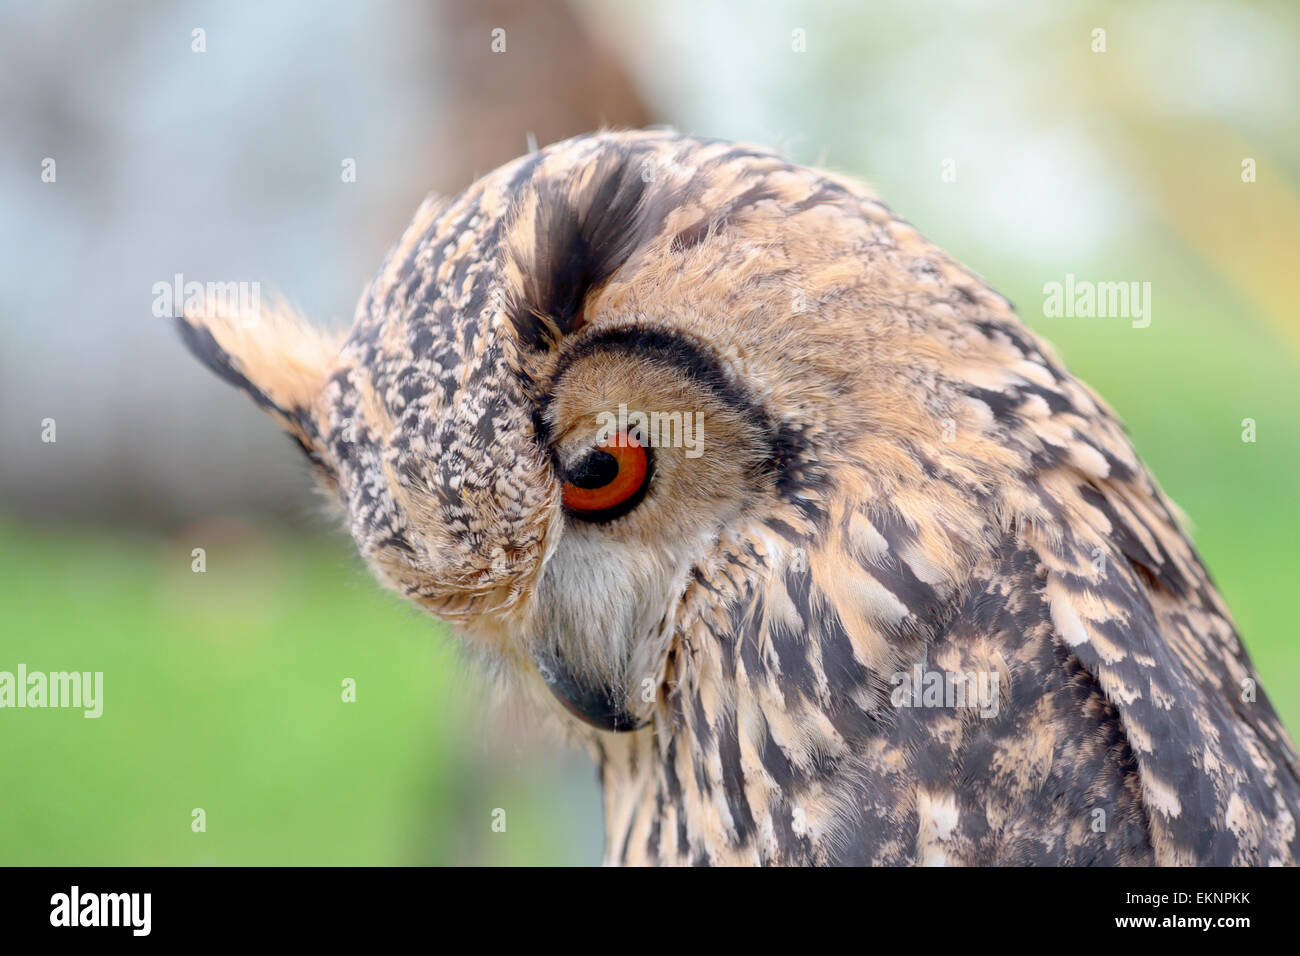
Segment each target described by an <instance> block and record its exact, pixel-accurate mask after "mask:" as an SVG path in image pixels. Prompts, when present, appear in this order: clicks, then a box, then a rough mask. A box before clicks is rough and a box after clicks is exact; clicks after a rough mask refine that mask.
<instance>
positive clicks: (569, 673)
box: [533, 651, 648, 733]
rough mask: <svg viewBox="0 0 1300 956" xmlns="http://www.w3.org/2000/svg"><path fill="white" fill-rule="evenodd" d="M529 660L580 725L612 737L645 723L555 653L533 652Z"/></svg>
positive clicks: (611, 693)
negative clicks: (575, 671) (579, 674)
mask: <svg viewBox="0 0 1300 956" xmlns="http://www.w3.org/2000/svg"><path fill="white" fill-rule="evenodd" d="M533 659H534V660H535V661H536V662H537V669H538V671H539V672H540V673H541V675H542V680H543V681H545V683H546V686H547V688H548V689H549V690H550V692H551V693H552V694H554V695H555V699H556V700H558V701H559V702H560V703H561V704H563V705H564V709H565V710H567V711H568V712H569V713H571V714H572V715H573V716H574V717H577V718H578V719H579V720H581V721H582V722H583V723H586V724H589V725H591V726H592V727H595V728H596V729H597V730H607V731H611V732H613V733H625V732H627V731H630V730H639V729H641V728H642V727H644V726H646V724H647V723H648V721H645V720H641V719H640V718H638V717H636V716H634V715H633V714H631V713H629V712H628V709H627V705H626V703H620V702H619V701H618V699H617V698H616V696H615V693H614V690H613V688H611V687H607V686H605V685H603V684H597V683H593V682H591V681H589V680H583V679H582V678H580V677H578V676H576V675H575V674H574V672H573V669H572V668H570V667H569V666H568V665H567V664H566V663H565V661H564V658H563V657H562V656H561V655H560V654H559V652H558V651H548V652H536V653H535V654H534V658H533Z"/></svg>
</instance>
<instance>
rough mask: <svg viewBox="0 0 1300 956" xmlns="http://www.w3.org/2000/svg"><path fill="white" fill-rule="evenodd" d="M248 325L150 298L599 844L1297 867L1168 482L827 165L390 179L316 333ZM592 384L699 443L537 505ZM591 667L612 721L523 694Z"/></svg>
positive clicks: (724, 162) (1251, 680) (600, 156)
mask: <svg viewBox="0 0 1300 956" xmlns="http://www.w3.org/2000/svg"><path fill="white" fill-rule="evenodd" d="M244 326H245V323H240V322H234V321H231V320H230V318H229V317H221V316H216V315H202V314H194V315H189V316H187V318H186V320H184V321H183V322H182V331H183V334H184V335H185V337H186V339H187V341H188V342H189V344H190V345H191V347H192V348H193V349H194V350H195V351H196V352H197V353H198V354H199V355H200V356H201V357H202V358H204V360H205V361H206V362H207V363H208V364H209V365H211V366H212V367H213V368H215V369H216V370H217V371H218V372H219V373H220V374H222V375H223V376H224V377H226V378H227V379H229V380H231V381H232V382H233V383H234V384H236V385H239V386H240V387H241V388H244V389H245V390H246V391H248V392H249V393H250V394H251V395H252V396H253V397H254V399H255V400H256V401H258V403H259V404H260V405H262V406H263V407H264V408H266V409H267V410H268V411H269V412H271V414H272V415H274V416H275V417H276V418H277V419H278V420H279V421H280V422H281V423H282V424H284V425H285V427H286V428H287V429H288V430H289V431H290V432H291V434H293V435H294V437H295V438H296V439H297V441H298V442H299V443H300V444H301V445H302V446H303V448H304V449H305V450H306V451H307V453H308V455H309V457H310V458H311V459H312V461H313V462H314V464H315V465H316V467H317V469H318V471H319V473H320V474H321V476H322V478H323V480H324V481H325V483H326V484H327V486H328V487H329V488H331V489H332V490H333V492H334V493H335V494H336V496H337V499H338V501H339V502H340V503H341V505H342V506H343V508H344V511H345V513H346V515H347V519H348V524H349V527H350V529H351V532H352V535H353V537H354V538H355V539H356V542H357V544H358V547H359V548H360V550H361V552H362V554H363V555H365V557H366V558H367V559H368V561H369V562H370V563H371V565H372V566H373V567H374V569H375V571H376V573H377V574H378V575H379V577H380V578H381V579H382V580H384V581H385V582H386V583H388V584H389V585H391V586H392V587H394V588H396V589H397V590H399V591H400V592H402V593H403V594H405V595H407V596H408V597H410V598H411V599H413V600H415V601H416V602H418V603H419V604H421V605H422V606H424V607H425V608H427V609H428V610H430V611H432V612H433V613H435V614H437V615H439V616H441V617H443V618H444V619H446V620H448V621H450V622H451V623H452V624H453V625H454V626H455V627H456V629H457V630H458V631H459V632H460V633H461V634H462V635H463V636H464V638H465V639H466V641H467V642H468V644H469V645H470V646H471V647H473V648H475V649H476V650H478V651H479V652H481V655H482V657H483V658H484V659H485V660H486V661H488V662H489V663H490V664H491V665H492V666H494V667H495V668H496V669H497V670H498V672H499V673H501V674H502V675H503V676H504V677H505V679H506V680H507V681H508V682H509V685H510V687H511V688H512V691H513V692H514V693H517V694H519V695H520V696H521V697H523V698H524V699H526V700H528V701H531V702H532V703H533V704H535V705H536V706H537V707H539V708H541V709H543V710H544V711H545V712H547V713H549V714H551V715H553V716H554V718H555V720H556V721H557V722H559V724H560V725H561V726H562V727H564V728H565V729H566V730H567V731H568V732H569V733H571V734H572V736H574V737H575V738H577V739H579V740H581V741H582V742H583V743H584V744H586V745H587V746H588V747H589V748H590V750H591V751H592V753H593V754H594V756H595V758H596V760H597V761H598V764H599V773H600V778H601V781H602V783H603V785H604V790H605V804H606V835H607V851H606V854H607V860H608V861H609V862H627V863H713V864H733V863H788V864H799V863H871V864H908V863H954V864H956V863H961V864H1067V865H1081V864H1130V863H1131V864H1142V863H1174V864H1192V863H1203V864H1211V863H1212V864H1263V863H1294V862H1295V861H1296V858H1297V852H1298V846H1297V841H1296V826H1295V814H1296V813H1297V812H1298V811H1300V783H1298V782H1297V776H1298V774H1300V769H1298V765H1297V758H1296V754H1295V750H1294V748H1293V747H1292V745H1291V743H1290V741H1289V740H1288V738H1287V736H1286V733H1285V731H1284V730H1283V729H1282V727H1281V725H1280V723H1279V722H1278V719H1277V717H1276V715H1275V714H1274V712H1273V709H1272V708H1271V706H1270V705H1269V704H1268V702H1267V699H1266V697H1265V696H1264V694H1263V692H1262V690H1261V689H1259V688H1258V686H1257V685H1258V678H1257V676H1256V674H1255V672H1254V670H1253V668H1252V666H1251V663H1250V661H1249V659H1248V657H1247V655H1246V653H1245V650H1244V649H1243V647H1242V644H1241V641H1240V639H1239V638H1238V636H1237V633H1236V631H1235V629H1234V626H1233V624H1232V622H1231V619H1230V617H1229V614H1228V611H1227V609H1226V608H1225V606H1224V604H1223V601H1222V599H1221V598H1220V596H1219V594H1218V592H1217V591H1216V590H1215V588H1214V585H1213V584H1212V583H1211V581H1210V580H1209V578H1208V576H1207V574H1206V572H1205V570H1204V568H1203V566H1202V564H1201V562H1200V560H1199V558H1198V557H1197V555H1196V553H1195V551H1194V550H1193V548H1192V546H1191V545H1190V543H1189V542H1188V540H1187V538H1186V536H1185V535H1184V534H1183V532H1182V531H1181V530H1180V529H1179V525H1178V519H1177V517H1176V515H1175V512H1174V508H1173V506H1172V505H1171V504H1170V503H1169V502H1168V501H1167V500H1166V499H1165V497H1164V495H1163V494H1162V493H1161V491H1160V490H1159V488H1158V487H1157V486H1156V484H1155V482H1154V480H1153V479H1152V478H1151V476H1150V474H1149V473H1148V472H1147V470H1146V469H1145V467H1144V466H1143V465H1142V463H1141V462H1140V461H1139V460H1138V458H1137V456H1136V454H1135V453H1134V451H1133V449H1132V446H1131V445H1130V443H1129V441H1128V439H1127V437H1126V436H1125V434H1124V432H1123V429H1122V427H1121V426H1120V424H1119V423H1118V422H1117V420H1116V419H1115V417H1114V415H1113V414H1112V413H1111V412H1110V411H1109V409H1107V408H1106V406H1105V405H1104V404H1103V403H1102V402H1101V401H1100V400H1099V399H1098V398H1097V397H1096V396H1095V395H1093V393H1092V392H1091V391H1089V390H1088V388H1087V387H1086V386H1084V385H1083V384H1082V383H1080V382H1079V381H1078V380H1076V379H1074V378H1073V377H1071V376H1070V375H1069V373H1067V372H1066V371H1065V370H1064V369H1063V368H1062V367H1061V365H1060V363H1059V362H1058V361H1057V360H1056V359H1055V358H1054V357H1053V355H1052V353H1051V351H1050V350H1049V349H1048V347H1047V346H1045V345H1044V344H1043V343H1041V342H1040V341H1039V340H1038V339H1037V338H1036V337H1035V336H1034V335H1033V334H1032V333H1031V332H1029V331H1028V330H1027V329H1026V328H1025V326H1024V325H1022V324H1021V322H1020V321H1019V320H1018V319H1017V318H1016V317H1015V315H1014V314H1013V312H1012V309H1011V307H1010V306H1009V304H1008V303H1007V302H1006V301H1005V300H1004V299H1003V298H1002V297H1000V296H999V295H997V294H996V293H995V292H993V291H992V290H991V289H990V288H989V287H988V286H987V285H986V284H985V283H984V282H983V281H982V280H981V279H979V278H978V277H977V276H975V275H974V274H973V273H971V272H969V271H968V270H967V269H965V268H964V267H962V266H961V265H959V264H957V263H955V262H953V261H952V260H951V259H949V258H948V257H947V256H946V255H945V254H944V253H943V252H941V251H940V250H939V249H937V248H935V247H934V246H933V245H931V244H930V243H929V242H927V241H926V240H925V239H924V238H922V237H921V236H920V235H919V234H918V233H917V232H916V230H915V229H913V228H912V227H911V226H910V225H908V224H907V223H905V222H903V221H902V220H900V219H898V218H897V217H896V216H895V215H894V214H893V213H892V212H891V211H890V210H889V209H888V208H887V207H886V206H884V205H883V204H882V203H881V202H879V201H878V200H876V199H875V198H873V197H872V196H871V195H870V194H869V192H867V191H866V190H865V189H864V188H863V187H862V186H860V185H858V184H856V183H854V182H851V181H849V180H846V179H843V178H840V177H837V176H834V175H831V174H827V173H824V172H819V171H815V170H810V169H806V168H803V167H800V166H797V165H794V164H792V163H790V162H788V161H786V160H785V159H783V158H781V157H780V156H778V155H776V154H775V153H772V152H769V151H767V150H764V149H760V148H754V147H747V146H737V145H734V144H729V143H723V142H714V141H704V140H698V139H692V138H688V137H683V136H680V135H677V134H675V133H671V132H666V131H664V132H633V133H603V134H598V135H594V136H589V137H580V138H577V139H574V140H569V141H567V142H564V143H560V144H557V145H555V146H553V147H550V148H548V149H545V150H543V151H541V152H539V153H536V154H532V155H529V156H525V157H523V158H521V159H519V160H517V161H515V162H514V163H511V164H509V165H507V166H505V167H503V168H502V169H500V170H498V171H496V172H494V173H492V174H490V175H488V176H487V177H485V178H484V179H482V180H480V181H479V182H478V183H476V184H475V185H473V186H472V187H470V188H469V189H468V190H467V191H466V192H465V193H463V194H462V195H460V196H459V197H457V198H455V199H453V200H451V201H440V200H434V199H431V200H429V201H426V203H425V204H424V205H423V206H422V207H421V208H420V210H419V212H417V214H416V216H415V219H414V221H413V222H412V224H411V225H410V227H409V228H408V229H407V231H406V232H405V234H404V235H403V236H402V238H401V239H400V240H399V242H398V244H397V246H396V247H395V248H394V249H393V251H392V252H391V253H390V255H389V257H388V259H387V260H386V261H385V263H384V265H383V267H382V268H381V269H380V272H379V274H378V276H377V277H376V279H375V281H374V283H373V284H372V285H371V287H370V289H369V290H368V291H367V292H366V294H365V295H364V297H363V298H362V300H361V303H360V305H359V307H358V310H357V317H356V323H355V325H354V327H353V329H352V330H351V332H350V333H349V334H348V335H347V337H346V339H345V340H336V339H333V338H331V337H329V336H326V335H324V334H322V333H318V332H313V331H312V330H310V329H309V328H307V327H305V326H302V325H299V324H296V323H295V322H293V321H292V320H291V319H289V318H286V317H284V316H265V317H263V320H262V321H261V322H260V323H258V324H257V325H255V326H254V327H252V328H245V327H244ZM620 402H622V403H625V404H628V405H629V406H630V407H644V408H647V409H648V408H662V409H669V410H679V411H681V410H685V411H693V412H696V413H697V414H700V415H702V421H703V422H704V428H705V432H704V435H705V443H704V445H703V449H704V452H703V454H702V455H701V456H700V457H699V458H698V459H689V458H687V457H685V456H684V455H683V454H682V453H681V452H682V450H681V449H673V448H665V449H656V466H655V473H654V476H653V479H652V482H651V484H650V486H649V490H648V492H647V494H646V497H645V500H644V501H643V502H642V503H641V504H640V505H638V506H637V507H636V508H635V510H633V511H632V512H630V513H629V514H627V515H626V516H625V517H622V518H619V519H618V520H616V521H613V522H610V523H608V524H589V523H583V522H578V521H574V520H572V518H571V517H570V516H569V515H567V514H566V512H565V510H564V508H563V507H562V506H561V502H560V484H561V481H562V479H563V475H564V474H565V469H566V467H567V464H566V463H567V462H569V461H571V460H572V459H573V456H574V455H576V454H578V453H579V452H580V451H581V449H583V448H586V447H589V446H590V445H591V444H592V440H593V438H592V436H593V432H594V424H593V421H592V419H593V416H594V414H596V413H597V412H599V411H600V410H602V409H609V408H611V407H613V406H616V405H618V404H619V403H620ZM918 666H919V667H920V668H921V669H922V671H925V672H941V673H944V674H971V675H983V676H987V675H996V679H997V685H996V686H997V688H998V697H997V706H996V713H995V714H985V715H982V714H981V711H979V710H978V709H976V708H972V707H968V706H951V705H950V702H947V701H943V702H940V704H939V705H937V706H936V705H928V706H900V705H899V700H898V698H897V694H896V690H897V685H898V683H899V678H898V677H897V676H896V675H899V674H909V673H913V672H914V671H915V669H916V668H917V667H918ZM557 670H558V671H560V673H559V675H558V677H557V674H556V671H557ZM548 683H549V686H550V688H551V689H553V690H554V691H555V693H548V692H547V689H548ZM589 693H596V697H597V699H598V700H599V701H601V702H604V703H607V704H608V705H609V707H611V708H614V709H615V710H616V711H617V712H618V713H619V714H622V715H625V716H626V718H627V720H626V726H634V725H640V729H636V730H632V731H629V732H623V733H614V732H610V731H608V730H600V729H593V728H591V727H589V726H587V725H586V724H584V723H581V722H579V721H578V720H575V719H574V718H573V717H572V716H570V714H569V713H568V712H567V711H566V710H565V709H564V707H563V706H561V700H560V698H563V699H565V700H569V701H570V702H571V700H572V698H573V697H574V696H575V695H576V696H581V695H583V694H589Z"/></svg>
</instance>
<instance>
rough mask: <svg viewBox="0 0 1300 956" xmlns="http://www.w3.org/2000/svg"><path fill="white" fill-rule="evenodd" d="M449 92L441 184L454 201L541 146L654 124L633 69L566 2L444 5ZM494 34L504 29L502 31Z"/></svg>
mask: <svg viewBox="0 0 1300 956" xmlns="http://www.w3.org/2000/svg"><path fill="white" fill-rule="evenodd" d="M439 13H440V17H441V29H440V31H439V33H440V42H439V44H438V45H439V46H440V47H441V50H442V53H443V56H444V57H445V59H444V60H443V63H442V64H441V69H442V78H443V82H444V84H445V89H446V93H447V107H448V108H447V110H446V112H445V116H444V120H443V123H444V125H443V127H442V133H443V135H442V136H440V137H439V140H440V143H439V152H438V155H436V156H435V157H434V181H433V186H434V188H436V189H437V190H439V191H440V192H444V193H455V192H459V191H460V190H461V189H463V188H465V186H467V185H468V184H469V183H470V182H471V181H472V180H473V179H475V178H476V177H477V176H480V175H482V174H483V173H486V172H488V171H490V170H492V169H494V168H496V167H497V166H499V165H501V164H502V163H503V162H506V161H507V160H510V159H513V158H514V157H516V156H519V155H520V154H522V153H523V152H524V151H525V149H526V145H525V144H526V142H527V137H528V136H529V134H532V135H533V136H535V137H536V140H537V143H538V144H539V145H542V146H545V145H546V144H547V143H553V142H555V141H557V140H561V139H566V138H568V137H570V136H575V135H577V134H579V133H585V132H590V131H591V130H594V129H598V128H599V127H601V126H612V127H633V126H645V125H647V124H648V123H651V122H654V120H653V119H652V118H651V114H650V110H649V109H648V108H647V106H646V104H645V102H644V101H643V100H642V98H641V96H640V94H639V93H638V91H637V90H636V88H635V86H634V85H633V83H632V81H631V79H630V78H629V76H628V74H627V71H626V70H625V69H624V68H623V66H622V65H621V64H620V63H619V62H618V61H617V60H616V59H615V58H614V56H613V55H612V53H611V52H610V51H609V50H607V49H606V48H605V47H604V46H603V45H602V44H601V43H600V42H599V40H598V38H597V37H596V35H595V33H594V31H593V30H591V29H590V27H589V26H588V25H587V24H585V23H584V22H583V21H582V19H580V18H579V17H578V16H577V15H576V14H575V12H574V10H573V9H572V7H571V6H570V5H569V4H568V3H566V2H564V0H531V2H525V0H476V2H468V0H445V2H444V3H443V4H442V8H441V10H440V11H439ZM494 31H504V32H495V33H494Z"/></svg>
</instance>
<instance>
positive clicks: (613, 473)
mask: <svg viewBox="0 0 1300 956" xmlns="http://www.w3.org/2000/svg"><path fill="white" fill-rule="evenodd" d="M617 477H618V459H617V458H615V457H614V456H613V455H611V454H610V453H609V452H607V451H602V450H601V449H599V448H597V449H596V450H595V451H593V452H592V453H591V454H590V455H588V456H587V457H586V458H584V459H582V461H580V462H578V463H577V464H576V465H575V466H574V467H573V470H572V471H570V472H569V484H571V485H577V486H578V487H579V488H604V487H605V486H606V485H607V484H609V483H610V482H611V481H613V480H614V479H615V478H617Z"/></svg>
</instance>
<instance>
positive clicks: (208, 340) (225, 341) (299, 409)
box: [177, 299, 344, 464]
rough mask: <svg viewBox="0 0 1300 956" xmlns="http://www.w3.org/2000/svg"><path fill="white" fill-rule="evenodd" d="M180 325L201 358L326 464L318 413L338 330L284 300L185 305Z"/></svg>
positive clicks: (338, 346)
mask: <svg viewBox="0 0 1300 956" xmlns="http://www.w3.org/2000/svg"><path fill="white" fill-rule="evenodd" d="M177 327H178V329H179V331H180V334H181V339H182V340H183V341H184V342H185V345H186V347H188V348H189V350H190V351H191V352H193V353H194V355H195V356H196V357H197V358H198V359H199V361H201V362H202V363H203V364H204V365H206V366H207V367H208V368H210V369H211V370H212V371H214V372H215V373H216V374H217V375H218V376H220V377H221V378H222V379H224V380H225V381H227V382H229V383H230V384H231V385H234V386H235V387H236V388H238V389H240V390H241V391H243V392H244V393H245V394H247V395H248V396H249V398H251V399H252V400H253V401H254V402H256V403H257V404H258V405H259V406H260V407H261V408H263V409H264V410H265V411H266V412H268V413H269V414H270V415H271V417H273V418H275V419H276V420H277V421H278V422H279V423H280V425H281V426H282V427H283V428H284V429H285V430H286V431H288V432H289V433H290V434H291V435H292V436H293V437H294V438H296V439H297V440H298V442H299V443H300V444H301V445H302V446H303V447H304V449H306V451H307V452H308V454H309V455H311V457H312V458H313V459H315V460H317V461H318V463H321V464H323V461H321V453H322V452H323V450H324V449H323V444H322V441H321V429H322V426H321V423H320V421H319V419H318V416H317V413H318V411H319V400H320V397H321V392H322V390H323V389H324V387H325V383H326V381H327V380H328V379H329V377H330V375H331V374H332V373H333V371H334V370H335V368H336V367H337V365H338V356H339V350H340V349H341V348H342V345H343V339H344V334H343V333H341V332H340V333H327V332H322V331H320V330H318V329H315V328H313V327H312V326H310V325H309V324H308V323H307V322H306V321H305V320H304V319H303V318H302V317H301V316H299V315H298V314H297V313H296V312H294V311H293V309H291V308H290V307H288V306H287V305H285V304H284V303H282V302H275V303H272V304H271V305H269V306H267V305H259V306H258V307H256V308H253V309H244V310H242V311H241V310H229V309H227V308H226V304H225V303H223V302H220V301H218V300H214V299H208V300H207V301H205V303H204V305H203V306H202V307H200V308H197V309H187V310H186V311H185V315H184V316H183V317H181V318H179V319H177Z"/></svg>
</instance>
